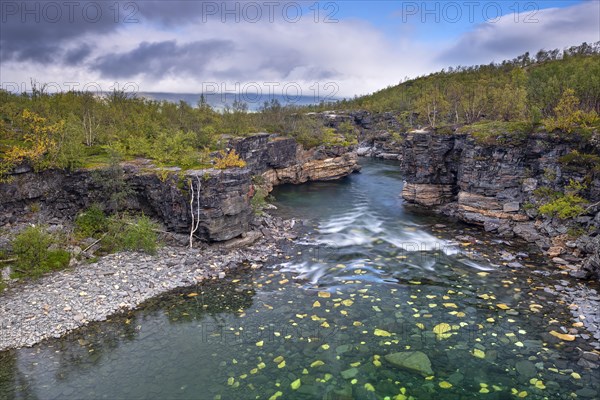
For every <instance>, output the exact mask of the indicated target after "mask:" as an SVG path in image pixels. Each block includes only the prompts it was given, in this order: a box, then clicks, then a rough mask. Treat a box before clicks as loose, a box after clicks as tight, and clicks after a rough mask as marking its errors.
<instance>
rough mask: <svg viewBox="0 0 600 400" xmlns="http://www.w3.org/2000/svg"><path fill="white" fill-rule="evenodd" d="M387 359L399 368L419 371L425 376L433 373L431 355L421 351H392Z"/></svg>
mask: <svg viewBox="0 0 600 400" xmlns="http://www.w3.org/2000/svg"><path fill="white" fill-rule="evenodd" d="M385 360H386V361H387V362H389V363H390V364H392V365H394V366H396V367H398V368H402V369H406V370H409V371H412V372H417V373H419V374H421V375H423V376H429V375H433V370H432V369H431V361H430V360H429V357H427V355H426V354H425V353H423V352H421V351H404V352H399V353H392V354H388V355H386V356H385Z"/></svg>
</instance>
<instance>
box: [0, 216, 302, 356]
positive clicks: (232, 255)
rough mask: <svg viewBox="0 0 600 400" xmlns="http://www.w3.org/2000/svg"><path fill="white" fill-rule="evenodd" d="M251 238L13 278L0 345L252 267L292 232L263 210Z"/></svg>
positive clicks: (18, 343)
mask: <svg viewBox="0 0 600 400" xmlns="http://www.w3.org/2000/svg"><path fill="white" fill-rule="evenodd" d="M267 220H268V223H267V225H268V226H267V227H263V228H262V229H261V232H262V233H259V232H256V231H254V232H251V233H253V234H254V235H253V236H254V238H253V239H252V240H254V239H257V240H256V241H255V242H254V243H253V244H251V245H248V246H245V247H243V245H244V244H245V243H244V242H249V241H252V240H248V239H249V238H250V235H249V236H248V237H247V239H238V240H237V242H235V241H234V242H233V243H232V242H229V243H225V244H222V245H214V246H207V245H203V246H202V247H200V248H198V249H188V248H182V247H163V248H161V249H160V250H159V251H158V253H157V254H156V255H154V256H150V255H147V254H141V253H135V252H125V253H118V254H111V255H108V256H105V257H102V258H101V259H100V260H99V261H98V262H96V263H93V264H81V265H78V266H76V267H74V268H72V269H69V270H64V271H60V272H57V273H53V274H49V275H47V276H44V277H42V278H40V279H38V280H35V281H30V282H24V283H19V284H16V285H14V286H13V287H11V288H9V289H7V290H6V291H5V292H4V293H2V294H1V295H0V351H3V350H7V349H10V348H19V347H25V346H33V345H34V344H36V343H39V342H41V341H42V340H44V339H46V338H52V337H54V338H58V337H60V336H62V335H64V334H65V333H67V332H69V331H71V330H73V329H77V328H79V327H81V326H83V325H86V324H87V323H89V322H92V321H104V320H106V319H107V317H109V316H110V315H112V314H115V313H117V312H120V311H124V310H128V309H133V308H135V307H137V306H138V305H139V304H141V303H142V302H144V301H145V300H148V299H149V298H151V297H154V296H157V295H160V294H162V293H165V292H168V291H170V290H172V289H175V288H178V287H185V286H191V285H196V284H198V283H200V282H202V281H204V280H206V279H213V278H216V279H219V278H224V277H225V276H226V274H227V272H228V271H232V270H235V269H238V268H239V267H241V266H242V267H250V268H260V267H261V266H262V264H263V263H264V262H265V261H267V260H268V259H269V258H270V257H273V256H276V255H277V254H278V252H279V254H281V253H280V250H279V244H280V243H283V242H282V241H283V240H287V239H290V238H293V237H294V235H293V234H290V233H286V232H285V231H286V230H289V229H291V227H292V226H293V224H290V222H289V221H277V220H273V219H272V218H271V217H268V218H267Z"/></svg>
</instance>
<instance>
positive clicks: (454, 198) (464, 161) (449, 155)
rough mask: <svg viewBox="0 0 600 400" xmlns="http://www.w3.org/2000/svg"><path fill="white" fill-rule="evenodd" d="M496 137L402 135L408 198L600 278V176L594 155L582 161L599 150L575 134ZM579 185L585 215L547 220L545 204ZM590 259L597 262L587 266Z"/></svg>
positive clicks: (405, 193) (558, 262) (402, 153)
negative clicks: (541, 209)
mask: <svg viewBox="0 0 600 400" xmlns="http://www.w3.org/2000/svg"><path fill="white" fill-rule="evenodd" d="M496 139H497V140H493V141H491V142H484V143H482V142H481V140H479V141H478V140H476V139H475V138H474V137H473V136H471V135H466V134H451V135H440V134H436V133H431V132H430V133H407V134H403V142H402V146H401V159H402V164H401V170H402V173H403V174H404V176H405V179H406V184H405V186H404V189H403V192H402V196H403V198H404V199H405V200H406V201H408V202H412V203H417V204H420V205H423V206H427V207H432V206H435V207H436V208H437V209H438V210H440V211H442V212H444V213H446V214H449V215H453V216H456V217H458V218H459V219H461V220H463V221H466V222H469V223H473V224H477V225H480V226H482V227H483V228H484V229H485V230H486V231H491V232H496V233H498V234H499V235H501V236H505V237H510V236H518V237H521V238H523V239H525V240H526V241H528V242H530V243H535V244H537V245H538V246H539V247H540V248H541V249H542V250H543V251H544V252H545V253H546V254H548V255H549V256H550V257H551V258H553V260H554V261H555V262H556V263H557V264H560V265H561V266H563V268H566V269H571V270H575V269H576V267H575V266H577V265H579V266H581V265H582V264H583V271H584V272H583V273H582V272H574V273H575V274H578V275H587V276H588V277H589V276H592V275H593V276H596V277H598V276H600V269H599V268H598V262H597V254H598V247H597V246H598V240H597V239H593V238H594V237H595V236H596V235H598V233H599V230H600V204H598V201H599V200H600V174H599V173H598V171H597V169H594V168H592V167H591V166H590V165H588V164H589V159H590V157H587V158H586V157H580V155H581V154H591V156H592V157H594V156H597V155H598V154H600V153H599V152H598V149H597V148H594V147H593V146H592V145H590V142H589V141H587V140H583V139H582V138H580V137H577V136H576V135H571V136H569V137H566V136H562V137H561V136H557V135H551V134H548V133H535V134H528V135H517V136H515V135H511V136H506V137H502V135H501V136H500V137H498V138H496ZM582 160H583V161H582ZM574 184H575V185H580V186H579V189H578V192H579V193H578V195H579V196H581V197H582V198H584V200H585V201H586V203H587V204H586V207H585V208H584V211H583V212H581V213H578V215H576V216H573V217H568V218H560V217H559V216H552V215H542V214H540V212H539V211H538V210H539V207H540V206H541V205H543V204H545V203H548V202H550V201H552V199H556V198H560V196H564V192H565V188H568V187H570V185H574ZM578 237H579V240H576V239H577V238H578ZM594 254H595V256H594ZM585 256H591V257H590V258H588V259H587V260H586V261H584V262H583V263H582V257H585ZM593 257H595V258H593Z"/></svg>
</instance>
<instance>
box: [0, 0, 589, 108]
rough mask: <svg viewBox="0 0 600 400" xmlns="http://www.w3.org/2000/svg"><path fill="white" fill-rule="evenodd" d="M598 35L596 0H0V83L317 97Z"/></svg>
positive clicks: (376, 86) (15, 88)
mask: <svg viewBox="0 0 600 400" xmlns="http://www.w3.org/2000/svg"><path fill="white" fill-rule="evenodd" d="M596 41H600V1H598V0H581V1H537V2H536V1H516V0H509V1H466V2H463V1H314V0H311V1H307V2H303V1H270V0H266V1H241V2H238V1H199V0H198V1H166V0H165V1H151V0H146V1H114V0H111V1H87V0H85V1H82V0H80V1H64V0H56V1H8V0H0V83H1V87H2V88H3V89H5V90H10V91H16V92H21V91H24V90H30V89H31V81H32V79H33V80H35V81H37V82H41V83H47V84H48V90H49V91H58V90H69V89H76V90H93V91H99V90H101V91H110V90H112V89H115V88H116V89H122V90H126V91H133V92H136V91H137V92H170V93H201V92H204V93H217V92H229V93H233V92H237V93H242V94H244V95H245V96H244V97H243V98H242V99H243V100H246V101H250V102H251V101H254V100H258V101H261V102H262V101H263V100H265V99H268V98H269V97H270V96H273V95H282V94H283V95H287V96H297V95H302V96H312V97H314V98H315V100H316V101H319V100H329V99H333V98H340V97H353V96H355V95H362V94H367V93H371V92H373V91H376V90H379V89H382V88H385V87H387V86H389V85H395V84H398V83H399V82H400V81H402V80H404V79H406V78H414V77H417V76H421V75H425V74H428V73H431V72H435V71H438V70H440V69H442V68H447V67H449V66H457V65H473V64H488V63H490V62H499V61H502V60H504V59H512V58H515V57H516V56H518V55H520V54H522V53H524V52H526V51H530V52H532V53H534V54H535V52H537V51H538V50H540V49H554V48H561V49H562V48H564V47H568V46H572V45H578V44H581V43H582V42H588V43H589V42H596ZM253 93H257V94H258V95H259V96H254V97H253V95H252V94H253Z"/></svg>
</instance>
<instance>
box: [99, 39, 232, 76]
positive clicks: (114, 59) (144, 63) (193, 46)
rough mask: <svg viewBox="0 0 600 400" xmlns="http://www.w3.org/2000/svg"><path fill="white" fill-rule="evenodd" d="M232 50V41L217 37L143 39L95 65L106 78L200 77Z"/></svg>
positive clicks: (103, 57)
mask: <svg viewBox="0 0 600 400" xmlns="http://www.w3.org/2000/svg"><path fill="white" fill-rule="evenodd" d="M233 49H234V44H233V42H231V41H227V40H216V39H215V40H201V41H196V42H191V43H184V44H181V45H179V44H177V42H175V41H164V42H156V43H148V42H143V43H141V44H140V45H139V46H138V47H137V48H135V49H133V50H131V51H129V52H126V53H118V54H107V55H105V56H102V57H100V58H98V59H97V60H96V62H95V63H94V65H93V66H92V68H93V69H95V70H98V71H99V72H100V73H101V74H102V76H103V77H105V78H127V77H131V76H134V75H138V74H142V73H143V74H146V75H148V76H151V77H156V78H161V77H164V76H165V75H190V76H197V75H200V74H201V73H202V72H203V71H204V68H205V66H206V64H208V62H210V61H211V60H214V59H217V58H219V57H220V56H222V55H224V54H226V53H228V52H230V51H232V50H233Z"/></svg>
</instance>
